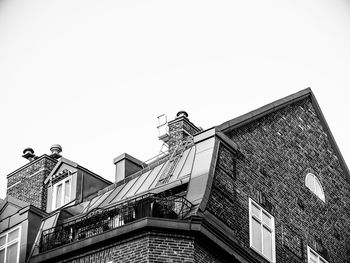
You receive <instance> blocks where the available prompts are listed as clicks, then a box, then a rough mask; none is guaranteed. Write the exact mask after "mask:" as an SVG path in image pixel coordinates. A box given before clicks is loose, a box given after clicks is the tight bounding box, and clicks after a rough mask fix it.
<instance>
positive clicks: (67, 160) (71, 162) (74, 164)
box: [44, 157, 111, 184]
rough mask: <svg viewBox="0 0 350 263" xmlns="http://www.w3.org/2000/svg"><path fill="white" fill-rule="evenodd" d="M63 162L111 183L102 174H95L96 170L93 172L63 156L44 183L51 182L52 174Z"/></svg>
mask: <svg viewBox="0 0 350 263" xmlns="http://www.w3.org/2000/svg"><path fill="white" fill-rule="evenodd" d="M62 164H67V165H68V166H71V167H74V168H76V169H77V170H81V171H84V172H87V173H88V174H90V175H92V176H94V177H95V178H98V179H99V180H101V181H103V182H105V183H107V184H111V182H110V181H109V180H107V179H105V178H103V177H101V176H99V175H98V174H95V173H94V172H91V171H90V170H88V169H86V168H85V167H83V166H81V165H79V164H77V163H76V162H73V161H71V160H69V159H67V158H64V157H61V158H60V159H59V161H58V162H57V163H56V165H55V167H54V168H53V169H52V171H51V172H50V174H49V176H48V177H47V178H46V179H45V181H44V183H45V184H47V183H48V182H49V180H50V179H51V178H52V176H53V175H54V174H55V173H56V172H57V170H58V169H59V168H60V167H61V165H62Z"/></svg>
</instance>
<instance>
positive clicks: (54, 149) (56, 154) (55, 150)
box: [50, 144, 62, 159]
mask: <svg viewBox="0 0 350 263" xmlns="http://www.w3.org/2000/svg"><path fill="white" fill-rule="evenodd" d="M50 151H51V157H53V158H55V159H58V158H61V157H62V155H61V154H60V153H61V152H62V147H61V145H59V144H54V145H52V146H51V148H50Z"/></svg>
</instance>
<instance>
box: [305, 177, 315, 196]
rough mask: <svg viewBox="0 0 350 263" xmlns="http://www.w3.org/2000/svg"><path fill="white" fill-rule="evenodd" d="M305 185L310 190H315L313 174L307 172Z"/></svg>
mask: <svg viewBox="0 0 350 263" xmlns="http://www.w3.org/2000/svg"><path fill="white" fill-rule="evenodd" d="M305 185H306V186H307V187H309V188H310V190H311V191H313V192H315V180H314V175H313V174H307V175H306V180H305Z"/></svg>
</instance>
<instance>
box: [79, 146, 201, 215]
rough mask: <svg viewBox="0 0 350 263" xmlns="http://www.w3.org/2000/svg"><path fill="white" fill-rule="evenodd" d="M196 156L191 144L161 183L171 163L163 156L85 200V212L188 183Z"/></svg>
mask: <svg viewBox="0 0 350 263" xmlns="http://www.w3.org/2000/svg"><path fill="white" fill-rule="evenodd" d="M194 157H195V146H194V145H193V146H191V147H189V148H187V149H185V150H184V151H183V153H181V154H179V156H178V158H177V159H176V160H174V162H176V164H175V168H174V170H173V173H172V174H171V177H170V178H169V180H168V182H167V183H165V184H161V183H159V180H160V178H161V176H162V175H163V173H164V171H165V169H166V168H167V166H168V165H171V164H169V163H170V159H169V156H168V158H163V159H161V160H160V161H158V162H155V163H153V164H151V165H149V166H148V167H146V168H144V169H142V170H141V171H139V172H137V173H135V174H134V175H131V176H129V177H127V178H126V179H125V180H123V181H122V182H121V183H117V184H114V185H112V186H109V187H107V188H105V189H104V190H102V191H100V192H99V194H98V195H97V196H96V197H94V198H92V199H91V200H89V201H87V202H85V204H84V206H83V207H84V208H83V211H82V212H83V213H85V212H89V211H91V210H93V209H95V208H103V207H107V206H109V205H111V204H116V203H119V202H123V201H125V200H127V199H130V198H134V197H137V196H140V195H143V194H146V193H158V192H162V191H165V190H167V189H171V188H173V187H175V186H178V185H182V184H186V183H188V182H189V177H190V175H191V172H192V166H193V162H194Z"/></svg>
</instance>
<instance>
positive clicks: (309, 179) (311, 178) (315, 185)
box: [305, 173, 326, 202]
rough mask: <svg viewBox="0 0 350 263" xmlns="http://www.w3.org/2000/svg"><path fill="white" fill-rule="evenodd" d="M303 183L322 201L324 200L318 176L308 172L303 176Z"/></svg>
mask: <svg viewBox="0 0 350 263" xmlns="http://www.w3.org/2000/svg"><path fill="white" fill-rule="evenodd" d="M305 185H306V187H307V188H309V189H310V190H311V191H312V192H313V193H314V194H315V195H317V196H318V197H319V198H320V199H321V200H322V201H323V202H326V199H325V196H324V192H323V188H322V185H321V183H320V181H319V180H318V178H317V177H316V176H315V175H314V174H312V173H308V174H307V175H306V178H305Z"/></svg>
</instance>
